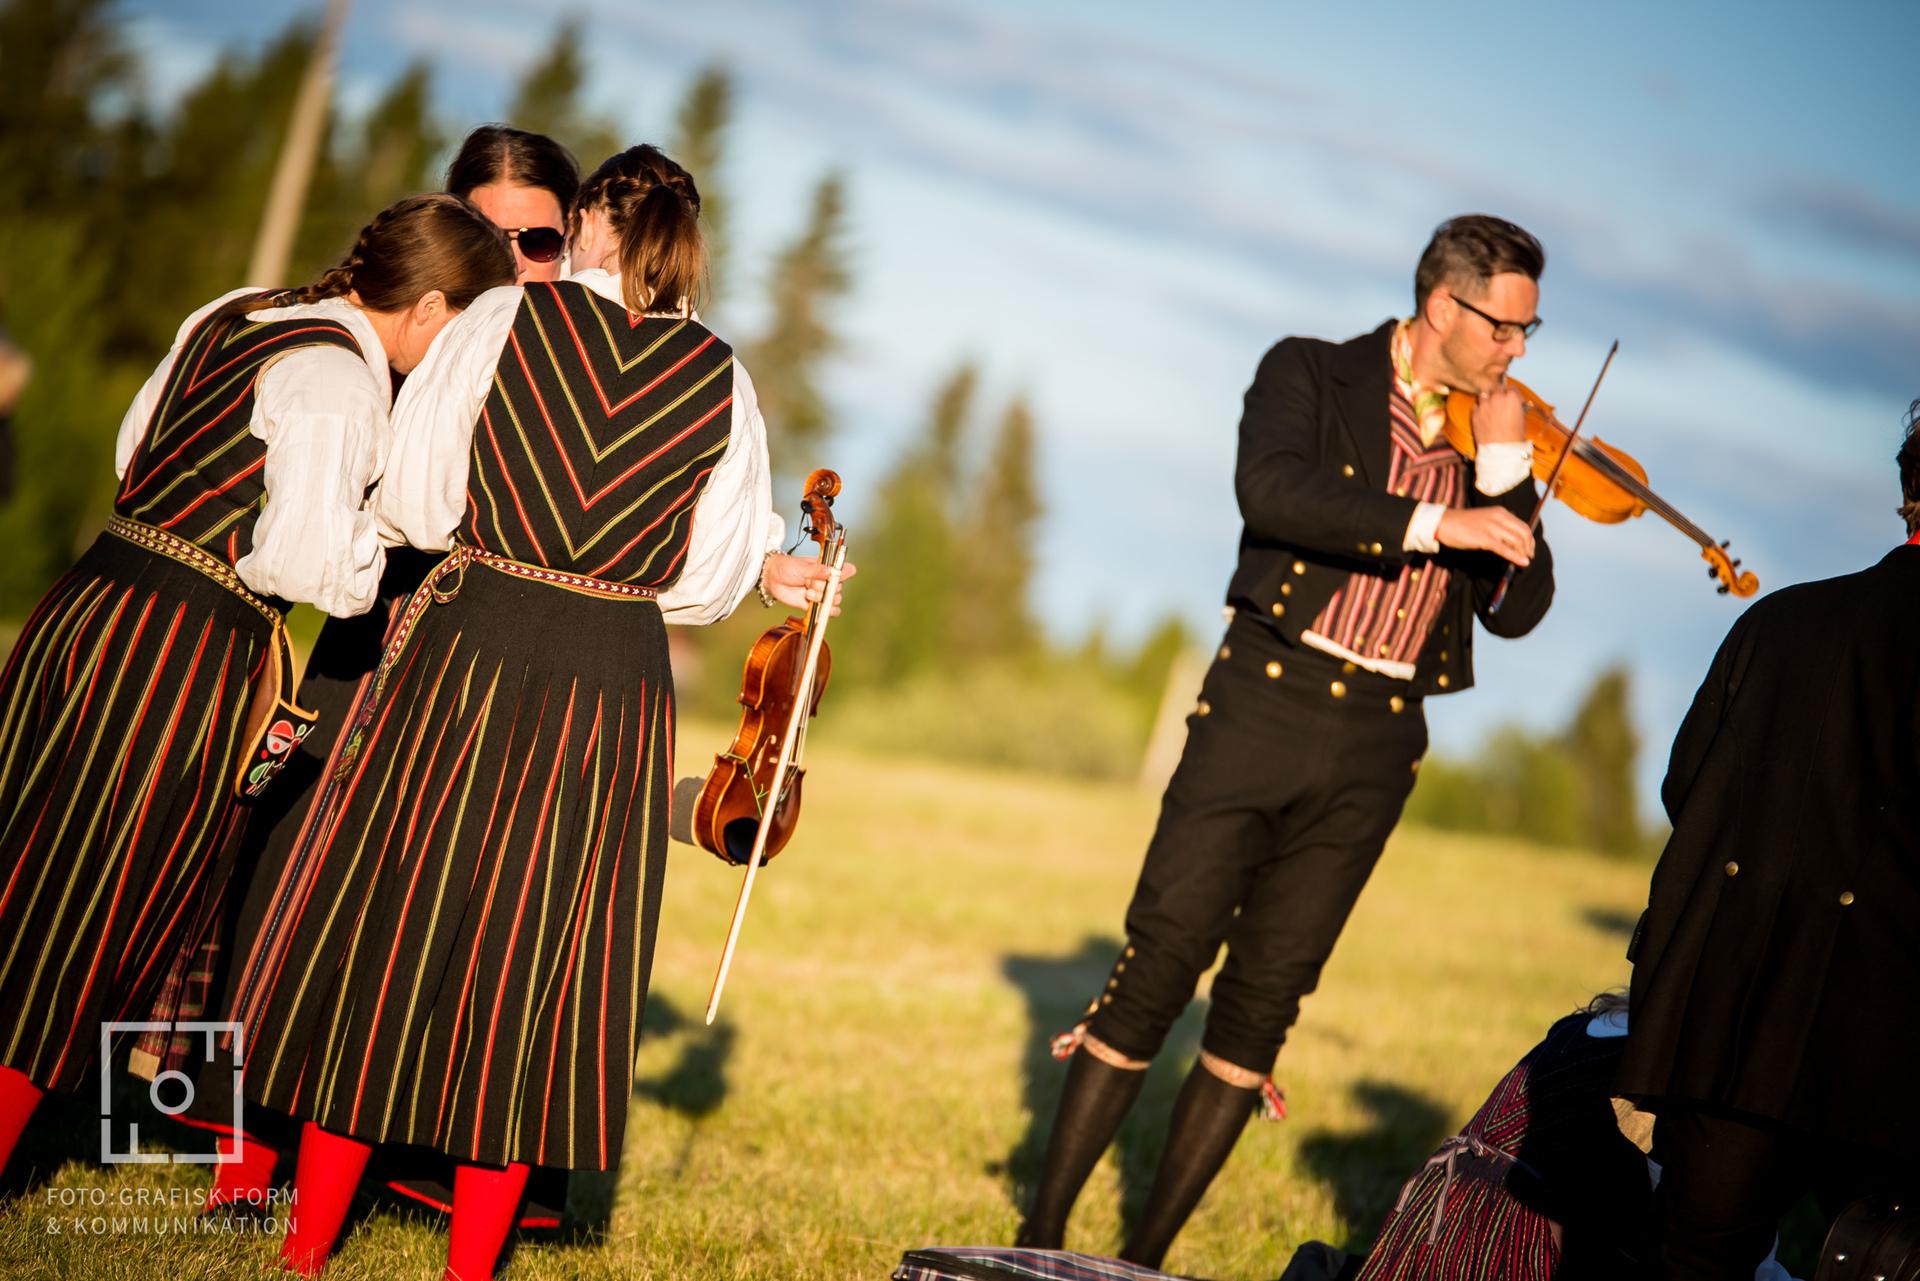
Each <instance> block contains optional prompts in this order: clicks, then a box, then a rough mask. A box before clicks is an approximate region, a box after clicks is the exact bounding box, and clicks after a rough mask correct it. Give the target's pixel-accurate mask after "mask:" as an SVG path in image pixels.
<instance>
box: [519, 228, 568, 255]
mask: <svg viewBox="0 0 1920 1281" xmlns="http://www.w3.org/2000/svg"><path fill="white" fill-rule="evenodd" d="M505 231H506V233H507V239H508V240H511V241H514V242H515V243H516V244H518V245H519V246H520V253H521V255H522V256H523V257H525V258H526V260H527V261H528V262H552V261H553V260H554V259H555V258H558V257H559V256H560V251H561V250H562V249H565V248H566V247H567V238H566V237H565V236H563V235H561V234H560V232H559V230H558V229H557V228H554V227H508V228H505Z"/></svg>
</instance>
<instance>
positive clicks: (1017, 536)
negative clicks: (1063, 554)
mask: <svg viewBox="0 0 1920 1281" xmlns="http://www.w3.org/2000/svg"><path fill="white" fill-rule="evenodd" d="M1033 455H1034V443H1033V411H1032V410H1031V409H1030V408H1028V406H1027V402H1026V400H1025V398H1023V397H1016V398H1015V399H1014V401H1013V402H1012V403H1011V404H1009V405H1008V406H1007V409H1006V412H1005V413H1004V414H1003V415H1002V416H1001V419H1000V429H999V432H998V434H997V435H996V436H995V438H994V441H993V447H992V450H991V452H990V453H989V454H988V457H987V460H986V463H985V466H984V468H983V469H982V472H981V475H980V478H979V481H978V483H977V484H976V485H975V486H974V487H973V489H974V497H975V500H976V501H973V502H967V501H964V500H963V501H961V502H960V503H959V504H958V507H959V509H960V510H961V511H964V512H967V513H969V514H970V515H969V518H967V519H963V520H957V521H956V522H955V524H956V526H957V527H958V528H961V529H964V531H965V538H964V541H963V542H962V543H961V544H960V546H959V549H958V552H959V559H960V564H961V572H960V586H959V591H958V592H957V593H956V597H957V598H956V600H955V602H954V604H955V606H956V608H955V609H954V610H953V630H954V644H955V650H956V655H957V656H958V657H959V658H961V659H962V660H973V661H981V660H987V659H1010V658H1019V657H1021V656H1023V655H1026V654H1028V653H1030V652H1031V651H1032V650H1033V648H1034V643H1035V641H1036V640H1037V639H1038V634H1039V633H1038V628H1037V627H1036V625H1035V623H1034V620H1033V611H1032V607H1031V602H1030V601H1029V600H1028V592H1029V590H1030V588H1031V586H1032V581H1033V569H1034V559H1035V558H1034V546H1033V544H1034V538H1035V535H1036V532H1037V527H1038V525H1039V521H1040V493H1039V486H1038V483H1037V482H1036V481H1035V479H1034V456H1033Z"/></svg>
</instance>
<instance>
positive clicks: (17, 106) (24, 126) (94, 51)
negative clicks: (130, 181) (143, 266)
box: [0, 0, 134, 221]
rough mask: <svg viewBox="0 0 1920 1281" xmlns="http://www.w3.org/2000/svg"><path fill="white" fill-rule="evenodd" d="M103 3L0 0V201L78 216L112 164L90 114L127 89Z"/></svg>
mask: <svg viewBox="0 0 1920 1281" xmlns="http://www.w3.org/2000/svg"><path fill="white" fill-rule="evenodd" d="M113 8H114V6H113V4H112V3H111V0H5V2H4V3H0V173H4V174H5V175H6V180H5V181H4V182H3V183H0V208H11V209H17V210H22V211H28V212H37V213H41V214H49V215H65V216H68V217H80V218H83V219H84V217H85V212H86V208H87V204H88V199H89V197H90V196H92V195H93V194H94V188H95V187H96V185H97V184H98V182H99V180H100V179H101V177H102V176H103V175H104V174H105V173H107V172H110V171H111V170H112V169H113V168H114V163H113V160H112V158H111V152H112V149H113V141H114V139H113V135H112V132H111V131H110V130H107V129H103V127H102V124H103V122H102V121H101V120H100V119H99V118H98V111H99V107H100V104H101V103H102V102H103V100H107V99H110V98H116V97H120V96H122V95H124V94H126V93H128V92H129V91H130V90H131V89H132V88H133V84H134V74H133V73H134V63H133V61H132V59H131V58H130V57H129V56H128V54H127V52H126V50H125V48H124V47H123V46H122V44H121V41H120V36H119V32H118V31H117V30H116V28H115V26H114V24H113V23H112V22H111V21H110V19H111V18H112V17H113ZM88 221H90V220H88Z"/></svg>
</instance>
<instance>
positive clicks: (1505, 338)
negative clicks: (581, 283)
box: [527, 254, 1540, 342]
mask: <svg viewBox="0 0 1920 1281" xmlns="http://www.w3.org/2000/svg"><path fill="white" fill-rule="evenodd" d="M527 256H528V257H529V258H531V257H532V256H533V255H532V254H528V255H527ZM1453 300H1454V301H1455V302H1457V303H1459V304H1460V305H1461V306H1462V307H1465V308H1466V309H1467V310H1468V311H1470V312H1472V313H1473V314H1474V315H1476V316H1478V317H1480V319H1482V320H1484V321H1486V322H1487V323H1488V324H1489V325H1492V326H1493V340H1494V341H1495V342H1512V341H1513V340H1514V339H1516V338H1531V337H1533V336H1534V335H1535V334H1537V333H1539V332H1540V317H1538V316H1535V317H1534V318H1533V319H1532V320H1502V319H1500V317H1498V316H1489V315H1488V314H1487V313H1486V312H1484V311H1481V310H1480V309H1479V308H1478V307H1476V306H1474V305H1473V304H1472V303H1470V302H1468V301H1467V300H1466V299H1465V298H1462V297H1461V296H1460V295H1458V294H1455V295H1454V296H1453Z"/></svg>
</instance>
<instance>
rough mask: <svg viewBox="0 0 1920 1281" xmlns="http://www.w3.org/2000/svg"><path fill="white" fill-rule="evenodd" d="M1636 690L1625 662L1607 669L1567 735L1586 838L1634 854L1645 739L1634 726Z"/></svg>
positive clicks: (1613, 851)
mask: <svg viewBox="0 0 1920 1281" xmlns="http://www.w3.org/2000/svg"><path fill="white" fill-rule="evenodd" d="M1632 695H1633V684H1632V678H1631V676H1630V675H1629V673H1628V672H1627V670H1626V669H1625V668H1624V667H1610V668H1608V669H1607V670H1606V671H1603V672H1601V673H1600V675H1599V677H1598V678H1597V679H1596V680H1595V681H1594V683H1593V686H1592V688H1591V689H1589V690H1588V691H1587V696H1586V697H1585V698H1584V699H1582V700H1581V703H1580V709H1579V710H1578V711H1577V712H1575V713H1574V716H1573V720H1572V721H1571V722H1570V723H1569V724H1568V726H1567V730H1566V733H1565V734H1564V735H1563V736H1562V740H1561V742H1562V746H1563V748H1564V750H1565V752H1566V754H1567V756H1568V757H1569V759H1570V760H1571V761H1572V762H1573V764H1574V767H1575V769H1576V771H1577V773H1578V775H1579V778H1580V785H1581V790H1580V801H1581V805H1580V808H1581V811H1582V813H1581V819H1582V827H1583V829H1584V835H1585V838H1586V841H1587V843H1588V844H1590V845H1592V846H1593V847H1594V848H1595V849H1598V850H1602V851H1604V852H1606V853H1608V854H1617V855H1623V854H1632V853H1634V852H1636V851H1637V850H1638V849H1639V848H1640V843H1641V832H1640V819H1639V809H1638V807H1637V805H1636V803H1635V794H1634V763H1635V761H1636V760H1637V758H1638V756H1639V753H1640V738H1639V735H1638V734H1637V733H1635V732H1634V728H1633V710H1632Z"/></svg>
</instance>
